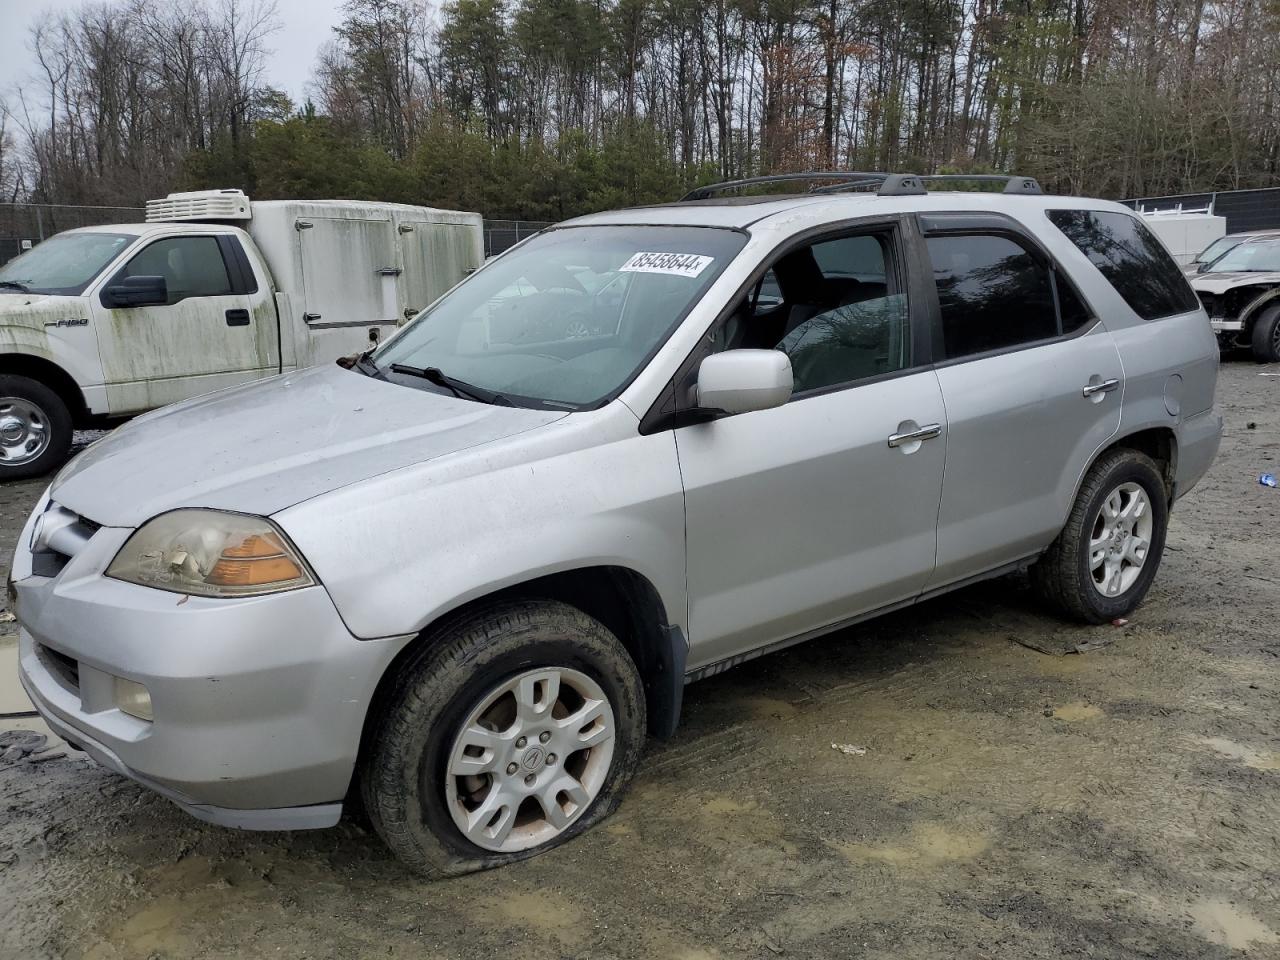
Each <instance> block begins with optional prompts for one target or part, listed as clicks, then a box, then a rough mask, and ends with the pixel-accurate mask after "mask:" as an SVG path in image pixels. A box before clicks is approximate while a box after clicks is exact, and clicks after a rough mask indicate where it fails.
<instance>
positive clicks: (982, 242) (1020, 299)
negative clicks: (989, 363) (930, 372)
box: [927, 235, 1059, 358]
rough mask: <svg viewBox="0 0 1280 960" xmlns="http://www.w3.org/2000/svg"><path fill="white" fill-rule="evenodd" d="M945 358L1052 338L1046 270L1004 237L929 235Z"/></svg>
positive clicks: (1054, 320)
mask: <svg viewBox="0 0 1280 960" xmlns="http://www.w3.org/2000/svg"><path fill="white" fill-rule="evenodd" d="M927 242H928V246H929V257H930V259H931V260H932V261H933V278H934V282H935V283H936V284H937V287H938V302H939V305H940V307H941V308H942V339H943V350H944V352H945V355H946V356H947V357H948V358H952V357H964V356H969V355H970V354H974V353H984V352H986V351H988V350H1001V349H1004V348H1006V347H1012V346H1017V345H1019V344H1022V343H1028V342H1031V341H1034V340H1046V339H1049V338H1050V337H1056V336H1057V335H1058V332H1059V325H1058V314H1057V310H1056V309H1055V307H1054V296H1053V282H1052V280H1051V277H1050V272H1049V270H1048V269H1047V268H1046V267H1045V266H1043V265H1042V264H1041V263H1040V262H1039V261H1038V260H1037V259H1036V258H1034V257H1033V256H1032V255H1031V254H1030V253H1028V252H1027V251H1026V250H1025V249H1024V248H1023V247H1021V246H1020V245H1019V244H1017V243H1015V242H1014V241H1013V240H1011V239H1009V238H1008V237H1001V236H987V235H963V236H939V237H929V238H928V241H927Z"/></svg>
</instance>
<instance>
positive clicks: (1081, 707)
mask: <svg viewBox="0 0 1280 960" xmlns="http://www.w3.org/2000/svg"><path fill="white" fill-rule="evenodd" d="M1102 715H1103V714H1102V708H1101V707H1095V706H1094V705H1093V704H1091V703H1085V702H1084V701H1083V700H1077V701H1076V702H1075V703H1067V704H1063V705H1062V706H1060V707H1058V708H1057V709H1055V710H1054V711H1053V716H1054V719H1055V720H1066V721H1067V722H1068V723H1074V722H1076V721H1077V720H1097V719H1098V718H1099V717H1101V716H1102Z"/></svg>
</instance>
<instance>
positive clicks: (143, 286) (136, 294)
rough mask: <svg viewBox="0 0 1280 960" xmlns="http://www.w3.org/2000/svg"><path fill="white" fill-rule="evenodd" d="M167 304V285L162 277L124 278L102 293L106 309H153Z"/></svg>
mask: <svg viewBox="0 0 1280 960" xmlns="http://www.w3.org/2000/svg"><path fill="white" fill-rule="evenodd" d="M168 302H169V285H168V283H166V282H165V279H164V277H125V278H124V279H123V280H121V281H120V282H119V283H113V284H111V286H109V287H107V288H106V289H105V290H103V291H102V303H103V306H107V307H154V306H161V305H163V304H166V303H168Z"/></svg>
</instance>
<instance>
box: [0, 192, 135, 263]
mask: <svg viewBox="0 0 1280 960" xmlns="http://www.w3.org/2000/svg"><path fill="white" fill-rule="evenodd" d="M144 214H145V211H144V210H143V208H142V207H89V206H68V205H66V204H60V203H0V263H5V262H7V261H9V260H12V259H13V258H14V257H16V256H17V255H18V254H19V253H21V252H22V251H23V250H26V249H29V248H30V247H32V246H34V245H35V244H37V243H39V242H40V241H41V240H45V239H48V238H49V237H51V236H53V235H54V234H55V233H61V232H62V231H63V230H71V229H73V228H75V227H96V226H99V225H100V224H106V223H137V222H138V221H140V220H142V219H143V217H144Z"/></svg>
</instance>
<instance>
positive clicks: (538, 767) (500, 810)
mask: <svg viewBox="0 0 1280 960" xmlns="http://www.w3.org/2000/svg"><path fill="white" fill-rule="evenodd" d="M381 709H382V712H381V714H380V716H379V718H378V719H377V721H376V727H375V729H374V732H373V736H372V738H371V740H370V743H369V745H368V748H367V749H366V751H365V755H364V757H363V759H362V764H361V777H360V782H361V790H362V794H363V799H364V803H365V807H366V809H367V811H368V813H369V817H370V820H371V821H372V822H373V825H374V828H375V829H376V830H377V832H378V834H379V835H380V836H381V837H382V838H383V840H384V841H385V842H386V844H387V846H388V847H390V848H391V850H392V852H393V853H395V854H396V856H397V857H399V858H400V859H401V860H402V861H404V863H405V864H406V865H408V866H409V867H411V868H413V869H415V870H417V871H419V872H421V873H424V874H427V875H428V876H447V875H451V874H459V873H468V872H471V871H474V870H483V869H487V868H490V867H496V866H501V865H502V864H504V863H509V862H512V861H514V860H521V859H524V858H526V857H530V856H534V855H535V854H538V853H541V852H543V851H544V850H549V849H551V848H552V847H555V846H557V845H559V844H561V843H564V842H565V841H567V840H569V839H570V838H572V837H574V836H576V835H577V834H579V833H581V832H582V831H583V830H586V829H587V828H588V827H590V826H592V825H593V824H595V823H597V822H598V821H600V820H601V819H603V818H604V817H605V816H607V815H608V814H609V813H611V812H612V811H613V809H614V808H615V807H616V806H617V804H618V803H619V801H620V800H621V797H622V793H623V791H624V790H625V788H626V785H627V783H628V782H629V780H630V778H631V775H632V773H633V772H634V770H635V767H636V764H637V763H638V761H639V757H640V751H641V748H642V747H643V744H644V736H645V701H644V691H643V687H642V685H641V681H640V676H639V674H638V672H637V671H636V668H635V664H634V663H633V662H632V660H631V657H630V655H629V654H628V653H627V652H626V650H625V649H624V648H623V647H622V644H621V643H619V642H618V639H617V638H616V637H614V636H613V634H611V633H610V632H609V631H608V630H607V629H605V628H604V627H603V626H602V625H601V624H600V623H598V622H597V621H595V620H593V619H592V618H591V617H588V616H586V615H585V614H583V613H581V612H580V611H578V610H576V609H574V608H572V607H568V606H566V605H564V604H559V603H553V602H549V601H531V602H525V603H519V604H509V605H503V606H501V607H495V608H494V609H492V610H490V611H486V612H484V613H482V614H479V615H477V616H475V617H474V618H470V619H467V620H464V621H458V622H455V623H454V624H452V625H451V626H449V627H447V628H446V629H445V630H444V631H443V632H442V633H441V634H439V635H438V636H437V637H436V638H435V640H434V642H430V643H429V645H428V646H426V647H424V652H423V654H422V655H421V656H420V657H419V658H418V659H417V660H416V662H413V663H411V664H409V665H408V666H407V667H406V668H405V670H404V672H403V674H402V676H401V677H400V679H399V680H398V682H397V684H396V687H395V688H394V689H393V690H392V691H391V692H390V693H389V695H388V696H387V697H386V698H385V700H384V703H383V705H382V708H381Z"/></svg>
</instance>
